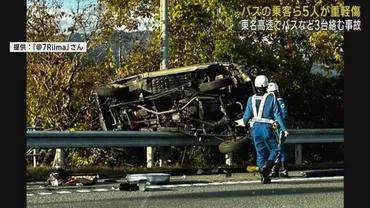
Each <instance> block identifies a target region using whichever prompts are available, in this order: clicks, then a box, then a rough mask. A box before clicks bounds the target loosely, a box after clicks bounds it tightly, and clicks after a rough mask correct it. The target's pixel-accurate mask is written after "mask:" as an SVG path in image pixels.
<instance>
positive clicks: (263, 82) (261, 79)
mask: <svg viewBox="0 0 370 208" xmlns="http://www.w3.org/2000/svg"><path fill="white" fill-rule="evenodd" d="M268 83H269V80H268V79H267V77H266V76H265V75H258V76H257V77H256V79H255V80H254V85H255V86H256V87H267V85H268Z"/></svg>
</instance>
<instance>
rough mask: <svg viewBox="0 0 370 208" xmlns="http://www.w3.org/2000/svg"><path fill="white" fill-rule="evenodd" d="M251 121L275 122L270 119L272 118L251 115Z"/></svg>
mask: <svg viewBox="0 0 370 208" xmlns="http://www.w3.org/2000/svg"><path fill="white" fill-rule="evenodd" d="M252 122H259V123H269V124H274V123H275V121H274V120H272V119H268V118H256V117H253V118H252Z"/></svg>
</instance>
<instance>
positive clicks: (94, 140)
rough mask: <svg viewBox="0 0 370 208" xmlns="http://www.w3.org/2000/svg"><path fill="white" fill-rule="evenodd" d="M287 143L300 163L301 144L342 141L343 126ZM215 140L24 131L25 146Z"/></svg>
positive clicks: (308, 132)
mask: <svg viewBox="0 0 370 208" xmlns="http://www.w3.org/2000/svg"><path fill="white" fill-rule="evenodd" d="M288 131H289V133H290V134H289V137H288V139H287V140H286V143H287V144H295V162H296V164H302V144H305V143H334V142H335V143H344V129H290V130H288ZM220 142H221V141H220V140H219V139H215V138H210V139H209V141H208V142H201V141H199V140H198V139H197V138H195V137H191V136H188V135H185V134H182V133H174V132H150V131H71V132H70V131H27V148H35V149H43V148H51V149H53V148H93V147H100V148H102V147H112V148H121V147H147V146H215V145H218V144H220Z"/></svg>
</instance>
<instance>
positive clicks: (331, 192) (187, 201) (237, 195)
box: [27, 177, 344, 208]
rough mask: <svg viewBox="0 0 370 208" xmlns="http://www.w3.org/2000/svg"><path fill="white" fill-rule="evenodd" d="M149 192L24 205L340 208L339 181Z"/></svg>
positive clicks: (34, 200) (53, 198)
mask: <svg viewBox="0 0 370 208" xmlns="http://www.w3.org/2000/svg"><path fill="white" fill-rule="evenodd" d="M148 188H149V189H148V191H145V192H140V191H132V192H125V191H117V190H111V189H108V188H106V189H95V190H85V191H86V192H87V191H89V192H88V193H84V191H83V190H82V189H78V190H79V192H76V191H62V190H59V192H58V193H57V192H45V191H44V192H43V193H42V192H33V193H28V196H27V207H37V208H44V207H45V208H46V207H47V208H54V207H55V208H56V207H58V208H64V207H69V208H95V207H99V208H101V207H108V208H116V207H117V208H122V207H145V208H149V207H153V208H158V207H161V208H162V207H171V208H172V207H176V208H186V207H191V208H196V207H200V208H213V207H222V208H226V207H231V208H240V207H264V208H270V207H292V208H296V207H298V208H299V207H314V208H320V207H323V208H331V207H333V208H340V207H344V185H343V177H335V178H308V179H286V180H276V181H275V182H274V183H271V184H260V183H259V182H258V181H234V182H223V183H220V182H214V183H208V184H204V183H203V184H200V183H195V184H182V185H180V186H178V185H177V186H176V185H170V186H163V185H162V186H149V187H148Z"/></svg>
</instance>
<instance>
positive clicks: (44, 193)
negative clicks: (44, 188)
mask: <svg viewBox="0 0 370 208" xmlns="http://www.w3.org/2000/svg"><path fill="white" fill-rule="evenodd" d="M37 194H38V195H50V194H53V193H51V192H41V193H37Z"/></svg>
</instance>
